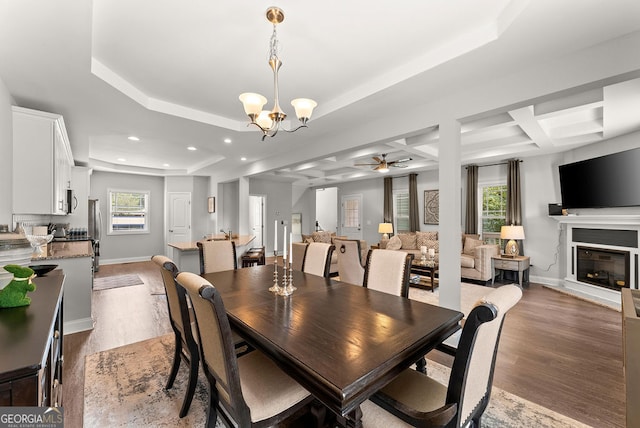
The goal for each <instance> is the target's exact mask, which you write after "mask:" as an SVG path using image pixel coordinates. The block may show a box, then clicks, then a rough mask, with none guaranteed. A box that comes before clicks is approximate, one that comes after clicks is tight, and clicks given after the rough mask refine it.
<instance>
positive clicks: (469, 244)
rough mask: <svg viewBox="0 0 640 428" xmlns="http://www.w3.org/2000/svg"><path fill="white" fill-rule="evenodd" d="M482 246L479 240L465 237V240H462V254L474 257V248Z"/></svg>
mask: <svg viewBox="0 0 640 428" xmlns="http://www.w3.org/2000/svg"><path fill="white" fill-rule="evenodd" d="M482 244H483V242H482V241H481V240H479V239H473V238H469V237H467V239H465V240H464V250H463V251H462V252H463V253H464V254H468V255H470V256H474V255H475V254H476V247H479V246H480V245H482Z"/></svg>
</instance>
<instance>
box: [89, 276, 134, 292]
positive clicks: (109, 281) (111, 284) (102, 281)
mask: <svg viewBox="0 0 640 428" xmlns="http://www.w3.org/2000/svg"><path fill="white" fill-rule="evenodd" d="M140 284H144V282H143V281H142V280H141V279H140V277H139V276H138V275H136V274H126V275H115V276H105V277H102V278H95V279H94V280H93V290H94V291H97V290H108V289H110V288H120V287H130V286H132V285H140Z"/></svg>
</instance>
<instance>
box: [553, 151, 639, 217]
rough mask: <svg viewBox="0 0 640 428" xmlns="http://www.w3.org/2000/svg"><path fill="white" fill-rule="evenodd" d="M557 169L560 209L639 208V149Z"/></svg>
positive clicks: (561, 166)
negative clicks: (558, 173)
mask: <svg viewBox="0 0 640 428" xmlns="http://www.w3.org/2000/svg"><path fill="white" fill-rule="evenodd" d="M558 168H559V172H560V193H561V196H562V207H563V208H613V207H632V206H640V148H638V149H632V150H626V151H624V152H619V153H613V154H610V155H606V156H600V157H597V158H593V159H587V160H584V161H580V162H574V163H569V164H565V165H560V166H559V167H558Z"/></svg>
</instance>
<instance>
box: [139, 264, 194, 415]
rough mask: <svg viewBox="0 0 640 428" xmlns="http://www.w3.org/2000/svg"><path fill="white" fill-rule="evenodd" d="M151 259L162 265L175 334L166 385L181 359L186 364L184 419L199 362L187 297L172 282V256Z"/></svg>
mask: <svg viewBox="0 0 640 428" xmlns="http://www.w3.org/2000/svg"><path fill="white" fill-rule="evenodd" d="M151 260H152V261H153V262H154V263H155V264H157V265H158V266H159V267H160V268H161V273H162V281H163V282H164V290H165V293H166V296H167V307H168V309H169V322H170V323H171V328H172V329H173V333H174V335H175V349H174V353H173V365H172V366H171V371H170V372H169V379H168V380H167V384H166V386H165V388H166V389H171V387H173V382H174V381H175V379H176V376H177V374H178V369H179V368H180V362H181V361H182V360H184V361H185V362H186V364H187V365H188V367H189V382H188V383H187V390H186V392H185V396H184V400H183V402H182V407H181V408H180V417H181V418H183V417H184V416H185V415H186V414H187V412H188V411H189V407H190V406H191V401H192V400H193V394H194V392H195V390H196V384H197V382H198V369H199V365H200V357H199V355H198V344H197V343H196V340H195V338H194V336H193V327H192V320H191V316H190V314H189V308H188V304H187V296H186V294H185V291H184V289H183V288H182V287H178V286H177V285H176V283H175V277H176V275H178V268H177V267H176V265H175V264H174V263H173V261H171V259H169V258H168V257H165V256H161V255H157V256H153V257H152V258H151Z"/></svg>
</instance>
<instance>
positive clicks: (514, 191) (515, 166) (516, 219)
mask: <svg viewBox="0 0 640 428" xmlns="http://www.w3.org/2000/svg"><path fill="white" fill-rule="evenodd" d="M508 168H509V170H508V172H507V216H506V223H507V225H512V224H513V225H516V226H518V225H521V224H522V195H521V192H520V160H518V159H511V160H510V161H509V162H508Z"/></svg>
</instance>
